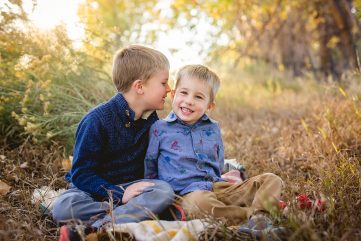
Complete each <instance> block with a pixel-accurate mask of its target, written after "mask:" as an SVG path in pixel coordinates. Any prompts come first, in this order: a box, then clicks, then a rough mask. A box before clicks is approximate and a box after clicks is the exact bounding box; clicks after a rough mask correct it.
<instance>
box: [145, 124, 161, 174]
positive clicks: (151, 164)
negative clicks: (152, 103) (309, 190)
mask: <svg viewBox="0 0 361 241" xmlns="http://www.w3.org/2000/svg"><path fill="white" fill-rule="evenodd" d="M158 134H159V130H158V127H157V123H155V124H153V125H152V126H151V128H150V133H149V145H148V150H147V154H146V155H145V159H144V178H148V179H154V178H157V177H158V156H159V136H158Z"/></svg>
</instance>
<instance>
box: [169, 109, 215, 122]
mask: <svg viewBox="0 0 361 241" xmlns="http://www.w3.org/2000/svg"><path fill="white" fill-rule="evenodd" d="M164 120H165V121H166V122H174V121H179V122H181V123H184V122H183V121H182V120H181V119H179V118H178V116H177V115H176V114H175V113H174V111H171V112H170V113H169V114H168V116H167V117H166V118H165V119H164ZM200 120H202V121H210V122H212V123H215V121H214V120H212V119H211V118H209V117H208V115H207V114H204V115H203V116H202V117H201V118H200ZM200 120H198V121H197V122H196V123H198V122H199V121H200Z"/></svg>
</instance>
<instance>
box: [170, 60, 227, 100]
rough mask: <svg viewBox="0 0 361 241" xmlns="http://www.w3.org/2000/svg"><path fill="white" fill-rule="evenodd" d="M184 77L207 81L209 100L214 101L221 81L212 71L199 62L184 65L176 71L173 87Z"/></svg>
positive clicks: (175, 87)
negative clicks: (209, 89) (209, 88)
mask: <svg viewBox="0 0 361 241" xmlns="http://www.w3.org/2000/svg"><path fill="white" fill-rule="evenodd" d="M184 78H197V79H199V80H201V81H204V82H205V83H207V84H208V85H209V86H210V87H211V93H210V101H211V102H213V101H214V99H215V97H216V94H217V91H218V89H219V86H220V85H221V81H220V79H219V77H218V75H217V74H216V73H215V72H214V71H212V70H211V69H210V68H208V67H207V66H204V65H201V64H193V65H185V66H183V67H181V68H180V69H179V70H178V71H177V74H176V77H175V82H174V89H177V87H178V84H179V82H180V81H181V80H182V79H184Z"/></svg>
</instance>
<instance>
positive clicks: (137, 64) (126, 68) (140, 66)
mask: <svg viewBox="0 0 361 241" xmlns="http://www.w3.org/2000/svg"><path fill="white" fill-rule="evenodd" d="M160 70H169V61H168V59H167V57H166V56H165V55H164V54H162V53H161V52H159V51H158V50H155V49H152V48H148V47H145V46H142V45H130V46H128V47H125V48H122V49H120V50H118V51H117V52H116V54H115V55H114V59H113V70H112V79H113V83H114V85H115V86H116V88H117V90H118V91H119V92H123V93H124V92H127V91H128V90H129V89H130V87H131V85H132V83H133V82H134V81H135V80H137V79H140V80H143V81H147V80H148V79H149V78H151V77H152V75H153V74H154V73H155V72H157V71H160Z"/></svg>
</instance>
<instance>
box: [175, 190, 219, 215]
mask: <svg viewBox="0 0 361 241" xmlns="http://www.w3.org/2000/svg"><path fill="white" fill-rule="evenodd" d="M214 200H217V197H216V195H215V194H214V193H213V192H210V191H194V192H191V193H188V194H186V195H184V196H183V197H182V198H181V200H180V203H181V206H182V207H183V209H184V210H185V212H186V213H187V215H192V216H198V215H200V214H210V213H211V212H212V208H213V207H214V205H212V204H213V202H214Z"/></svg>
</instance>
